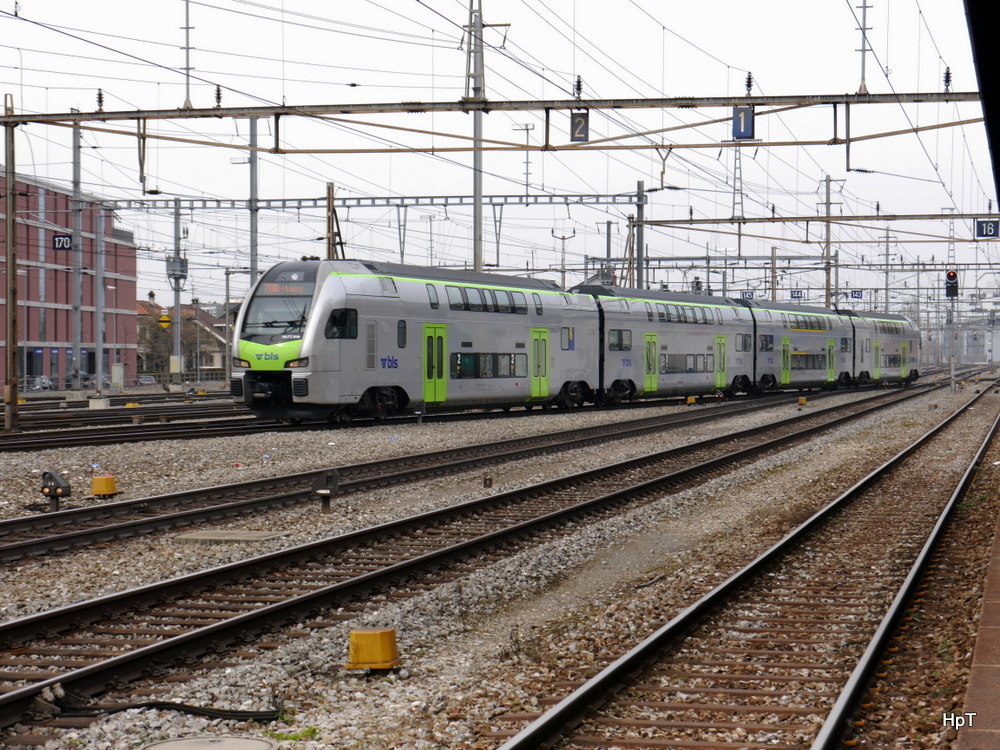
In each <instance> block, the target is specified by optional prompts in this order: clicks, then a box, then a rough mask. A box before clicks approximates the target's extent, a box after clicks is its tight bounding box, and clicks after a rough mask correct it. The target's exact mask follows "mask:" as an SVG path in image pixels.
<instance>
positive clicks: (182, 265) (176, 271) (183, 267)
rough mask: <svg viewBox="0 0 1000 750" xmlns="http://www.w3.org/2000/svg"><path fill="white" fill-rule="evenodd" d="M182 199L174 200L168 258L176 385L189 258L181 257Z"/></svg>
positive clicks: (178, 380)
mask: <svg viewBox="0 0 1000 750" xmlns="http://www.w3.org/2000/svg"><path fill="white" fill-rule="evenodd" d="M180 204H181V199H180V198H174V256H173V257H172V258H167V278H168V279H169V280H170V287H171V289H173V290H174V320H173V326H174V356H173V357H171V367H170V370H171V372H172V374H173V377H172V378H171V381H172V382H173V383H175V384H178V383H180V382H181V370H182V369H183V361H184V358H183V356H182V354H181V327H182V323H183V319H182V318H181V289H183V288H184V280H185V279H186V278H187V269H188V262H187V258H182V257H181V205H180Z"/></svg>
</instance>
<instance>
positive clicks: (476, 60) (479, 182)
mask: <svg viewBox="0 0 1000 750" xmlns="http://www.w3.org/2000/svg"><path fill="white" fill-rule="evenodd" d="M469 36H470V43H469V55H471V63H472V64H471V74H470V75H469V76H467V80H466V86H467V87H468V85H469V83H470V79H471V85H472V92H471V96H467V97H466V99H467V100H468V101H470V102H473V103H476V104H481V103H482V102H483V100H484V99H485V97H486V88H485V80H484V71H483V3H482V0H469ZM472 140H473V146H474V148H475V151H473V153H472V194H473V207H472V225H473V226H472V270H474V271H482V270H483V111H482V109H476V110H475V111H474V112H473V113H472Z"/></svg>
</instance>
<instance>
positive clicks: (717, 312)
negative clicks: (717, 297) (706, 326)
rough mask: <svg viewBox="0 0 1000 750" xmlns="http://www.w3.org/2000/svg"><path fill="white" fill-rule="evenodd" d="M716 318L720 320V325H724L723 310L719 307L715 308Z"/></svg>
mask: <svg viewBox="0 0 1000 750" xmlns="http://www.w3.org/2000/svg"><path fill="white" fill-rule="evenodd" d="M715 319H716V320H717V321H718V322H719V325H720V326H721V325H722V310H720V309H719V308H718V307H717V308H715Z"/></svg>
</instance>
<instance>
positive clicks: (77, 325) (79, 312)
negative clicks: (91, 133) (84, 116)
mask: <svg viewBox="0 0 1000 750" xmlns="http://www.w3.org/2000/svg"><path fill="white" fill-rule="evenodd" d="M80 146H81V144H80V127H79V126H78V125H74V126H73V203H72V210H73V240H72V241H73V323H72V325H73V356H72V357H71V358H70V374H71V375H72V383H71V386H72V388H73V390H79V389H80V385H81V384H80V370H81V364H80V363H81V352H80V349H81V347H82V346H83V278H82V276H83V195H82V192H81V188H80V154H81V148H80Z"/></svg>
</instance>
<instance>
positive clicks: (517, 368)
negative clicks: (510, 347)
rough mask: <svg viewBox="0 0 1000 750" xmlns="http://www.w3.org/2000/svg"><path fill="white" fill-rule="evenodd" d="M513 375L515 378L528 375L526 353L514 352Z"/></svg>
mask: <svg viewBox="0 0 1000 750" xmlns="http://www.w3.org/2000/svg"><path fill="white" fill-rule="evenodd" d="M514 377H515V378H526V377H528V355H527V354H515V355H514Z"/></svg>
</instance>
